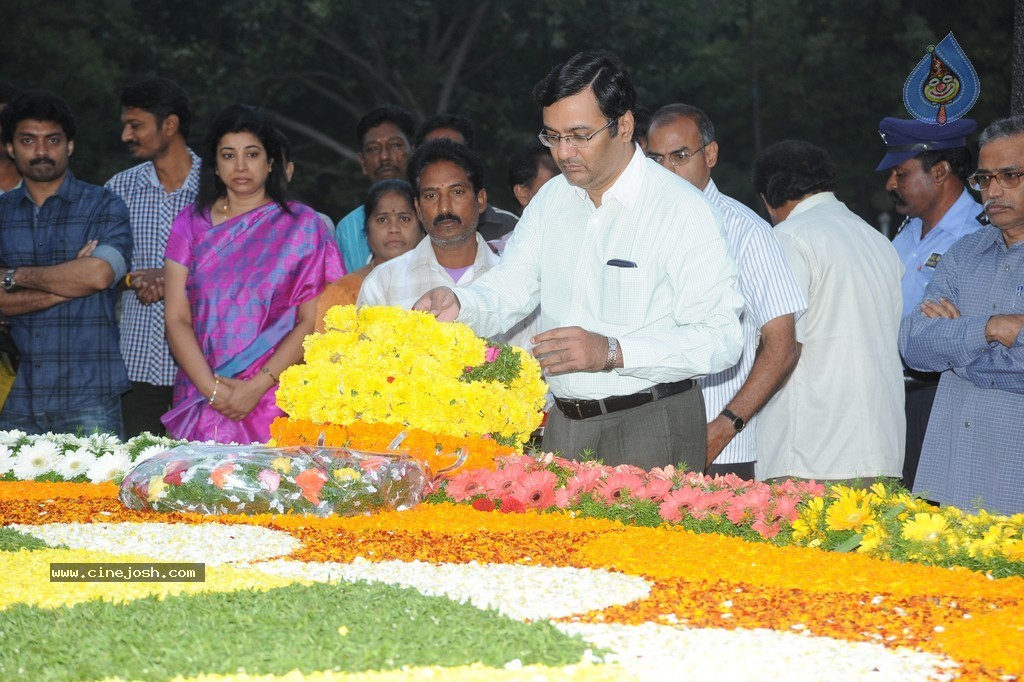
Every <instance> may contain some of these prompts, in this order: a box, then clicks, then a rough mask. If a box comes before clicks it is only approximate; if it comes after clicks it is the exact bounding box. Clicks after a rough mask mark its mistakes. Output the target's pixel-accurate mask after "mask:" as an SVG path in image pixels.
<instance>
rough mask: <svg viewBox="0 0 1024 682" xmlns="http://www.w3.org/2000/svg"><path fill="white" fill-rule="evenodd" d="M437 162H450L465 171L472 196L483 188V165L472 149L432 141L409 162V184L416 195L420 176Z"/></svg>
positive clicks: (418, 150) (453, 143)
mask: <svg viewBox="0 0 1024 682" xmlns="http://www.w3.org/2000/svg"><path fill="white" fill-rule="evenodd" d="M438 161H451V162H452V163H454V164H455V165H456V166H459V167H460V168H462V170H464V171H466V177H468V178H469V182H470V183H471V184H472V185H473V193H474V194H479V193H480V190H482V189H483V188H484V164H483V162H481V161H480V157H479V156H477V155H476V154H474V153H473V150H472V149H470V148H469V147H467V146H465V145H462V144H458V143H457V142H452V141H451V140H447V139H445V140H433V141H432V142H427V143H426V144H424V145H423V146H422V147H418V148H417V149H416V152H415V153H414V154H413V155H412V159H410V160H409V184H410V185H412V186H413V189H415V190H416V194H417V195H418V194H419V193H420V176H421V175H423V171H424V170H425V169H426V167H427V166H429V165H431V164H434V163H437V162H438Z"/></svg>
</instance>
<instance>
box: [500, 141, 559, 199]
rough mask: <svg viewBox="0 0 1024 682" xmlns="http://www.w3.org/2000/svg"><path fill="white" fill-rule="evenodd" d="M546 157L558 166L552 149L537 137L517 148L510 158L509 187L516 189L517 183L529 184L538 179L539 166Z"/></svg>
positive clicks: (553, 164)
mask: <svg viewBox="0 0 1024 682" xmlns="http://www.w3.org/2000/svg"><path fill="white" fill-rule="evenodd" d="M545 159H546V160H547V161H550V162H551V165H552V166H554V167H555V168H557V166H555V161H554V159H552V158H551V150H550V149H548V148H547V147H545V146H544V145H542V144H541V143H540V140H538V139H537V138H536V137H535V138H533V139H532V140H530V141H529V142H527V143H526V144H524V145H522V146H521V147H519V148H518V149H516V150H515V151H514V152H513V153H512V156H511V157H510V158H509V160H508V188H509V189H511V190H515V186H516V185H529V184H530V183H531V182H533V181H534V180H536V179H537V171H538V168H539V166H540V164H541V162H543V161H544V160H545Z"/></svg>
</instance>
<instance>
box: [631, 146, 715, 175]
mask: <svg viewBox="0 0 1024 682" xmlns="http://www.w3.org/2000/svg"><path fill="white" fill-rule="evenodd" d="M712 142H714V140H709V141H707V142H705V143H704V144H702V145H701V146H699V147H697V149H695V150H693V151H692V152H688V151H684V150H683V149H682V148H680V149H676V150H674V151H671V152H669V153H667V154H664V155H662V154H648V155H647V158H648V159H650V160H651V161H653V162H654V163H656V164H659V165H660V164H661V161H659V160H658V159H656V158H654V157H655V156H660V157H661V158H662V159H663V160H664V159H668V163H669V165H670V166H672V167H673V168H678V167H679V166H685V165H686V164H688V163H690V159H692V158H693V157H695V156H697V155H698V154H700V153H701V152H702V151H704V148H705V147H707V146H708V145H709V144H711V143H712ZM676 154H680V155H683V158H681V159H679V160H678V162H676V161H673V156H674V155H676Z"/></svg>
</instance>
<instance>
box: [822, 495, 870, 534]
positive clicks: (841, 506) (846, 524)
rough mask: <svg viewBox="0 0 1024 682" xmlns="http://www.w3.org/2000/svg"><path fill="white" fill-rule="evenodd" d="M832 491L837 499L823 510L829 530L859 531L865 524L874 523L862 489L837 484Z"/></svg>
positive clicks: (868, 501)
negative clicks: (836, 494)
mask: <svg viewBox="0 0 1024 682" xmlns="http://www.w3.org/2000/svg"><path fill="white" fill-rule="evenodd" d="M834 493H838V497H839V499H837V500H836V501H835V502H834V503H833V504H832V506H830V507H829V508H828V511H827V512H825V521H826V522H827V523H828V527H829V529H830V530H854V531H860V530H861V529H862V528H863V527H864V525H865V524H868V523H874V521H875V515H874V513H873V512H872V509H871V502H870V500H869V499H868V498H867V494H866V493H865V492H864V491H863V490H853V489H851V488H845V487H842V486H837V487H836V488H835V489H834Z"/></svg>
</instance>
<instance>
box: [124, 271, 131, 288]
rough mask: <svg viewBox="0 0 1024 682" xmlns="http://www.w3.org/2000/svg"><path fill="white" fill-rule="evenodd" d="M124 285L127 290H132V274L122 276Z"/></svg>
mask: <svg viewBox="0 0 1024 682" xmlns="http://www.w3.org/2000/svg"><path fill="white" fill-rule="evenodd" d="M124 285H125V287H127V288H129V289H131V288H132V273H130V272H129V273H128V274H127V275H125V276H124Z"/></svg>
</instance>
